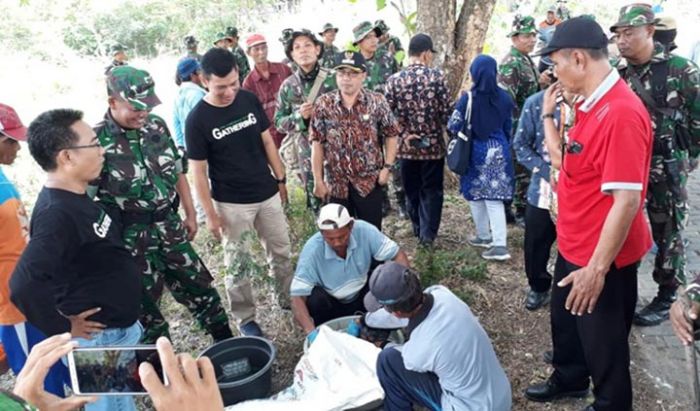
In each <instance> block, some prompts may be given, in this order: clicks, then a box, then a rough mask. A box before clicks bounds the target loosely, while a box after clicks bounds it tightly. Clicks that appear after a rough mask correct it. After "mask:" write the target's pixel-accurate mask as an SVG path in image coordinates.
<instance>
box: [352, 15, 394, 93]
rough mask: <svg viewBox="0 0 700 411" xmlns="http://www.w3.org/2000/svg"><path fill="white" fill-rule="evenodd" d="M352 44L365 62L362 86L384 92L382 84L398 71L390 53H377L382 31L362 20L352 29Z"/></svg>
mask: <svg viewBox="0 0 700 411" xmlns="http://www.w3.org/2000/svg"><path fill="white" fill-rule="evenodd" d="M352 35H353V43H352V44H353V45H355V46H357V47H358V48H359V51H360V53H362V57H364V58H365V62H366V63H367V78H366V79H365V82H364V84H363V85H364V87H365V88H366V89H367V90H372V91H376V92H378V93H380V94H384V84H386V80H387V79H388V78H389V77H390V76H391V75H392V74H394V73H396V72H397V71H399V67H398V64H396V60H394V59H393V58H392V57H391V56H390V55H388V54H386V53H378V52H377V49H378V47H379V37H380V36H381V35H382V31H381V30H380V29H379V27H377V26H374V25H372V23H370V22H369V21H363V22H362V23H360V24H358V25H357V26H355V28H353V29H352Z"/></svg>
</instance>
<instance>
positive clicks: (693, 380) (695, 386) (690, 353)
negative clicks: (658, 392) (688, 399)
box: [681, 293, 700, 411]
mask: <svg viewBox="0 0 700 411" xmlns="http://www.w3.org/2000/svg"><path fill="white" fill-rule="evenodd" d="M681 298H683V300H682V301H683V306H684V309H683V312H684V313H686V319H687V320H688V321H690V323H691V324H693V331H694V332H693V336H695V322H694V321H693V320H692V319H691V318H689V317H688V314H687V313H688V311H689V309H690V307H691V306H692V303H691V301H690V298H689V297H688V295H687V294H685V293H684V295H683V296H682V297H681ZM685 362H686V366H687V367H688V374H690V386H691V388H692V390H693V408H692V409H693V410H694V411H700V383H699V382H698V362H697V356H696V353H695V339H693V342H692V343H691V344H690V345H686V346H685Z"/></svg>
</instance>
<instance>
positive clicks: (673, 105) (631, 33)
mask: <svg viewBox="0 0 700 411" xmlns="http://www.w3.org/2000/svg"><path fill="white" fill-rule="evenodd" d="M654 23H655V19H654V12H653V11H652V10H651V7H650V6H648V5H643V4H633V5H629V6H625V7H623V8H622V9H621V10H620V17H619V21H618V22H617V23H615V25H613V26H612V27H611V28H610V31H612V32H614V33H615V37H616V42H617V46H618V48H619V49H620V54H621V56H622V57H623V59H622V60H621V61H620V63H619V65H618V69H619V71H620V75H621V77H622V78H623V79H624V80H625V81H627V84H628V85H629V86H630V87H631V88H632V90H634V92H635V93H636V94H637V95H638V96H639V97H640V98H641V100H642V101H643V102H644V105H645V106H646V108H647V110H648V111H649V115H650V117H651V119H652V125H653V128H654V146H653V151H652V159H651V171H650V174H649V187H648V190H647V213H648V215H649V221H650V222H651V231H652V235H653V237H654V242H655V243H656V245H657V247H658V251H657V253H656V258H655V261H654V271H653V277H654V281H656V283H657V284H659V290H658V293H657V296H656V297H655V298H654V299H653V300H652V301H651V303H650V304H649V305H647V306H646V307H644V308H643V309H642V310H641V311H640V312H638V313H637V314H635V317H634V323H635V324H636V325H642V326H645V325H656V324H659V323H661V322H662V321H664V320H666V319H667V318H668V315H669V308H670V306H671V304H672V303H673V301H674V300H675V298H676V289H677V286H678V284H679V283H680V284H685V283H686V262H685V260H686V256H685V249H684V244H683V229H684V228H685V225H686V222H687V220H688V193H687V190H686V182H687V178H688V172H689V171H690V166H689V159H691V158H692V159H697V157H698V155H699V154H700V145H698V143H700V74H699V73H698V67H697V66H696V65H695V64H694V63H693V62H691V61H689V60H687V59H685V58H683V57H680V56H677V55H675V54H670V53H669V51H668V50H667V49H666V48H665V47H664V46H663V45H662V44H661V43H655V42H654V40H653V35H654V27H653V25H654ZM664 89H665V93H664V92H663V91H664Z"/></svg>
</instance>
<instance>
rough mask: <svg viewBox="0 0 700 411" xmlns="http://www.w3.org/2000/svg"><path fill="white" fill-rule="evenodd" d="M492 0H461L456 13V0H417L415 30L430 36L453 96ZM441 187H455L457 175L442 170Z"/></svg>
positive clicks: (465, 80)
mask: <svg viewBox="0 0 700 411" xmlns="http://www.w3.org/2000/svg"><path fill="white" fill-rule="evenodd" d="M495 5H496V0H464V4H462V8H461V9H460V11H459V15H458V14H457V9H456V7H457V1H456V0H417V4H416V6H417V7H416V8H417V13H418V14H417V18H416V20H417V24H418V32H423V33H427V34H429V35H430V37H432V38H433V44H434V46H435V50H436V51H437V52H438V53H437V56H435V65H436V66H438V67H442V68H443V69H444V70H445V75H446V76H447V85H448V87H449V89H450V92H451V93H452V96H453V97H454V98H456V97H457V96H458V95H459V94H460V91H461V90H463V89H465V88H467V87H468V86H469V82H470V80H469V65H470V64H471V61H472V60H473V59H474V57H476V55H477V54H479V53H481V50H483V47H484V41H485V40H486V32H487V31H488V28H489V22H490V21H491V15H492V14H493V9H494V7H495ZM445 180H446V181H445V186H446V187H450V188H455V187H459V180H458V178H457V176H456V175H455V174H454V173H452V172H450V171H448V170H446V172H445Z"/></svg>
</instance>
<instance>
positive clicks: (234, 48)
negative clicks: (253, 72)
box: [226, 27, 250, 84]
mask: <svg viewBox="0 0 700 411" xmlns="http://www.w3.org/2000/svg"><path fill="white" fill-rule="evenodd" d="M226 39H227V40H228V47H229V49H230V50H231V53H233V55H234V56H236V64H237V65H238V75H239V80H240V82H241V84H243V80H245V78H246V76H247V75H248V73H250V64H249V63H248V56H246V54H245V52H244V51H243V49H241V48H240V47H238V29H237V28H235V27H227V28H226Z"/></svg>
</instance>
